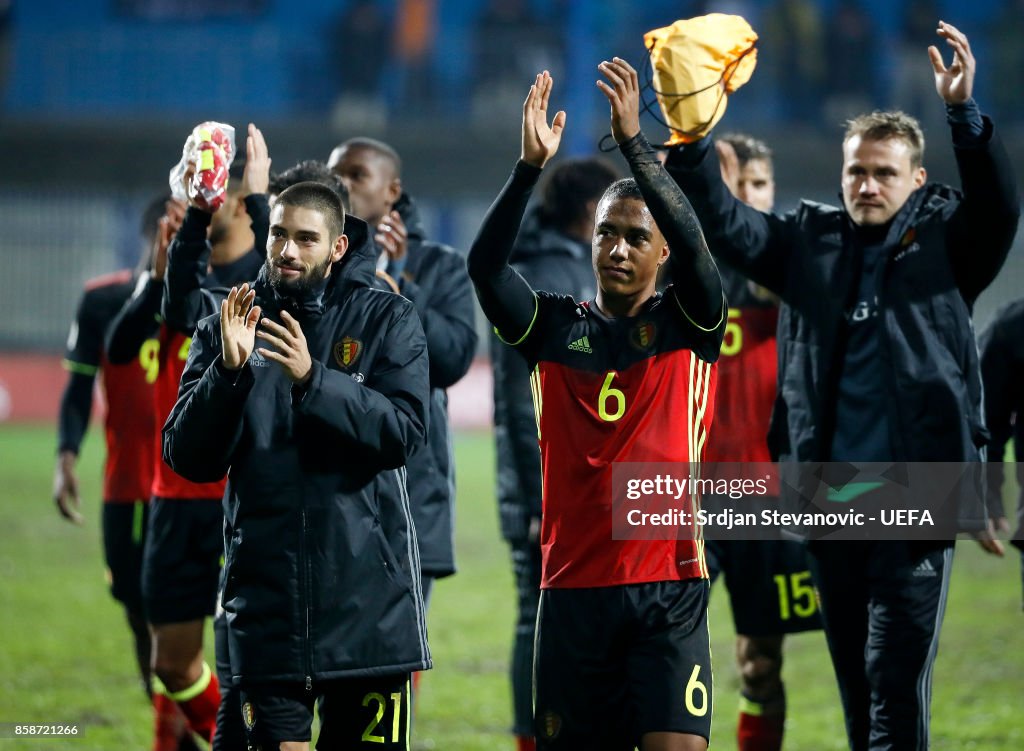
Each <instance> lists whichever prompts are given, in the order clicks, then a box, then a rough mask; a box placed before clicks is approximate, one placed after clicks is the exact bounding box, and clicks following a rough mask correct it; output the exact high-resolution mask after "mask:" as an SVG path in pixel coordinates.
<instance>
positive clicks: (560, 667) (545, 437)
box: [469, 58, 725, 751]
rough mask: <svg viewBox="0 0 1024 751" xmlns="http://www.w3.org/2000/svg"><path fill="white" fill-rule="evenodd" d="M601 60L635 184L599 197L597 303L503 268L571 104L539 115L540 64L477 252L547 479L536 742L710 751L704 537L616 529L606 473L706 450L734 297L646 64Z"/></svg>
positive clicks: (474, 272)
mask: <svg viewBox="0 0 1024 751" xmlns="http://www.w3.org/2000/svg"><path fill="white" fill-rule="evenodd" d="M599 69H600V71H601V73H602V74H603V75H604V76H605V77H606V78H607V80H608V83H605V82H598V86H599V87H600V89H601V91H602V92H603V93H604V95H605V96H606V97H607V98H608V101H609V102H610V104H611V120H612V134H613V135H614V137H615V140H616V142H617V143H618V144H619V148H620V149H621V150H622V153H623V154H624V155H625V157H626V159H627V160H628V161H629V165H630V169H631V171H632V173H633V175H634V178H635V179H626V180H619V181H617V182H615V183H613V184H612V185H611V186H610V187H609V188H608V190H607V191H606V192H605V194H604V195H603V196H602V198H601V200H600V202H599V203H598V206H597V216H596V218H595V230H594V238H593V242H592V259H593V265H594V271H595V274H596V276H597V284H598V291H597V296H596V299H594V300H591V301H587V302H582V303H577V302H576V301H574V300H573V299H572V298H571V297H568V296H563V295H553V294H550V293H545V292H534V291H533V289H531V287H530V286H529V284H527V282H526V281H525V280H524V279H523V278H522V277H521V276H520V275H519V274H518V273H517V272H516V271H515V270H513V269H512V267H511V266H509V264H508V258H509V255H510V253H511V250H512V245H513V242H514V241H515V237H516V233H517V232H518V229H519V225H520V222H521V220H522V217H523V212H524V210H525V208H526V203H527V201H528V200H529V197H530V194H531V192H532V190H533V187H534V185H535V184H536V182H537V179H538V178H539V177H540V174H541V169H542V168H543V166H544V165H545V163H546V162H547V161H548V160H549V159H550V158H551V157H552V156H554V154H555V152H556V151H557V149H558V144H559V141H560V140H561V134H562V130H563V128H564V126H565V113H564V112H559V113H557V114H556V115H555V116H554V118H553V120H552V122H551V124H550V125H549V124H548V122H547V105H548V98H549V96H550V94H551V86H552V81H551V77H550V76H549V75H548V74H547V73H546V72H545V73H543V74H541V75H538V76H537V79H536V82H535V83H534V85H533V87H532V88H531V90H530V94H529V96H528V97H527V100H526V103H525V105H524V109H523V141H522V157H521V159H520V161H519V163H518V164H516V167H515V169H514V170H513V173H512V176H511V178H510V179H509V181H508V183H506V185H505V187H504V188H503V190H502V192H501V194H500V195H499V196H498V199H497V200H496V201H495V203H494V205H493V206H491V208H490V210H489V212H488V214H487V217H486V218H485V220H484V224H483V226H482V227H481V229H480V232H479V234H478V235H477V238H476V240H475V242H474V244H473V247H472V249H471V250H470V253H469V273H470V276H471V278H472V279H473V281H474V283H475V285H476V289H477V295H478V296H479V298H480V303H481V306H482V307H483V310H484V312H485V313H486V314H487V316H488V318H489V319H490V320H491V322H492V323H493V324H494V325H495V329H496V331H497V333H498V334H499V336H501V337H502V339H504V340H505V341H507V342H509V343H511V344H512V345H513V346H515V347H517V348H518V349H519V351H520V352H521V353H522V354H523V356H524V357H525V358H526V360H527V362H528V363H529V365H530V366H531V367H532V368H533V387H534V402H535V404H536V406H537V419H538V427H539V433H540V448H541V465H542V471H543V475H544V508H543V520H542V524H541V550H542V554H543V566H542V569H543V570H542V580H541V588H542V593H541V604H540V615H539V618H538V621H537V624H538V625H537V628H538V633H537V652H536V657H535V694H536V701H535V724H536V731H537V744H538V748H541V749H580V748H586V749H609V750H611V749H623V750H625V749H633V748H635V747H637V746H640V747H641V748H642V749H643V750H644V751H684V750H689V749H694V750H697V749H705V748H707V739H708V736H709V734H710V728H711V659H710V653H709V645H708V630H707V617H706V616H707V599H708V582H707V568H706V566H705V563H704V555H703V542H702V540H701V539H700V538H699V535H698V536H695V537H690V539H673V540H670V541H638V540H613V539H612V482H611V479H612V477H611V476H612V464H613V462H627V461H633V462H636V461H663V462H673V461H675V462H696V461H699V459H700V453H701V448H702V446H703V441H704V438H703V436H705V435H706V433H707V430H708V428H709V427H710V424H711V416H712V412H713V409H714V390H715V373H714V367H713V363H714V362H715V360H717V358H718V352H719V348H720V347H721V343H722V336H723V333H724V329H725V300H724V295H723V292H722V284H721V280H720V279H719V276H718V270H717V268H716V267H715V263H714V261H713V260H712V258H711V255H710V253H709V252H708V249H707V246H706V244H705V243H704V238H703V235H702V234H701V230H700V225H699V224H698V223H697V221H696V219H695V217H694V215H693V212H692V210H691V209H690V206H689V203H688V202H687V200H686V197H685V196H684V195H683V193H682V191H680V190H679V189H678V188H677V187H676V186H675V184H674V183H673V182H672V180H671V178H670V177H669V176H668V174H667V173H666V172H665V171H664V169H663V168H662V166H661V164H660V163H659V162H658V159H657V157H656V156H655V153H654V150H653V149H652V148H651V146H650V144H649V143H648V142H647V140H646V139H645V138H644V136H643V134H642V133H641V132H640V123H639V114H638V113H639V93H638V92H639V86H638V83H637V75H636V71H634V70H633V69H632V68H631V67H630V66H629V65H628V64H627V63H626V62H625V61H623V60H620V59H619V58H615V59H614V60H613V61H612V62H603V63H601V65H600V66H599ZM670 246H671V248H672V250H673V252H672V254H671V255H670V254H669V247H670ZM665 263H669V264H670V265H669V268H668V269H667V272H668V273H667V279H668V280H670V282H671V284H670V286H669V287H668V288H667V290H666V292H665V293H664V294H663V295H662V294H657V293H656V291H655V280H656V277H657V273H658V268H659V267H660V266H661V265H662V264H665ZM691 436H693V440H692V443H691V440H690V437H691Z"/></svg>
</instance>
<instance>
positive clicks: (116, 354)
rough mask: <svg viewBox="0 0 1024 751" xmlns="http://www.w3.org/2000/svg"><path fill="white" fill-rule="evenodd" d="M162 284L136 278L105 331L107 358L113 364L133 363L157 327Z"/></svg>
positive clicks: (145, 276) (148, 277)
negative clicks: (124, 300) (125, 300)
mask: <svg viewBox="0 0 1024 751" xmlns="http://www.w3.org/2000/svg"><path fill="white" fill-rule="evenodd" d="M163 290H164V287H163V282H161V281H158V280H155V279H153V278H152V277H150V275H149V273H148V272H146V273H144V274H142V276H140V277H139V283H138V285H137V286H136V287H135V292H134V293H133V294H132V296H131V297H130V298H128V302H126V303H125V304H124V307H123V308H121V311H120V312H119V313H118V314H117V315H116V316H115V317H114V320H113V321H112V322H111V324H110V327H109V328H108V329H107V338H106V348H107V359H108V360H109V361H110V362H111V363H113V364H114V365H124V364H125V363H129V362H131V361H132V360H134V359H135V358H136V357H137V356H138V354H139V350H140V349H141V348H142V345H143V343H144V342H145V341H146V340H147V339H149V338H150V337H152V336H153V335H154V333H155V332H156V331H157V330H158V329H159V328H160V298H161V297H162V296H163Z"/></svg>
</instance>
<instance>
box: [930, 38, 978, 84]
mask: <svg viewBox="0 0 1024 751" xmlns="http://www.w3.org/2000/svg"><path fill="white" fill-rule="evenodd" d="M936 33H937V34H938V35H939V36H940V37H942V38H943V39H945V40H946V42H947V43H948V44H949V46H950V47H952V48H953V63H952V64H951V65H950V66H949V67H948V68H947V67H946V66H945V64H944V63H943V62H942V54H941V53H940V52H939V50H938V48H937V47H935V46H934V45H933V46H931V47H929V48H928V57H929V58H931V61H932V70H934V71H935V90H936V91H937V92H938V93H939V96H940V97H942V99H943V101H945V102H946V104H963V103H964V102H966V101H967V100H968V99H970V98H971V92H972V91H973V90H974V69H975V62H974V55H973V54H972V53H971V45H970V43H968V41H967V36H966V35H965V34H964V33H963V32H962V31H960V30H959V29H957V28H956V27H955V26H951V25H950V24H948V23H946V22H945V21H939V28H938V30H937V31H936Z"/></svg>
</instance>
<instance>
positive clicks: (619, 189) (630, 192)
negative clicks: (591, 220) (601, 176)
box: [601, 177, 644, 203]
mask: <svg viewBox="0 0 1024 751" xmlns="http://www.w3.org/2000/svg"><path fill="white" fill-rule="evenodd" d="M626 198H631V199H634V200H636V201H643V200H644V194H643V193H641V192H640V186H639V185H637V184H636V180H635V179H634V178H632V177H623V178H622V179H620V180H616V181H615V182H613V183H612V184H611V185H609V186H608V189H607V190H606V191H605V192H604V194H603V195H602V196H601V202H602V203H603V202H604V201H620V200H623V199H626Z"/></svg>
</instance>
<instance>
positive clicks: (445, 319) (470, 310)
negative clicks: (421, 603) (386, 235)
mask: <svg viewBox="0 0 1024 751" xmlns="http://www.w3.org/2000/svg"><path fill="white" fill-rule="evenodd" d="M395 210H396V211H398V213H399V214H400V215H401V217H402V221H403V222H404V223H405V227H406V230H407V231H408V233H409V240H408V245H407V251H406V252H407V254H408V256H407V260H406V265H405V270H404V271H403V273H402V274H401V275H400V276H399V278H398V279H397V280H396V281H397V282H398V288H399V290H400V291H401V293H402V295H404V296H405V297H407V298H409V300H410V301H411V302H412V304H413V306H414V307H415V308H416V312H417V313H419V316H420V322H421V323H422V324H423V333H424V334H425V335H426V337H427V352H428V353H429V359H430V419H429V421H428V425H427V438H426V443H425V445H421V446H419V447H417V448H416V450H415V451H414V452H413V453H412V455H411V456H410V457H409V464H408V470H409V496H410V498H411V500H412V516H413V520H414V521H415V522H416V537H417V539H418V540H419V544H420V566H421V567H422V572H423V574H424V575H425V576H432V577H434V578H440V577H443V576H449V575H451V574H454V573H455V539H454V534H455V456H454V452H453V450H452V441H451V435H450V426H449V425H448V393H447V392H446V391H445V389H447V388H449V387H450V386H453V385H455V383H456V382H457V381H459V379H461V378H462V377H463V376H464V375H466V373H467V371H468V370H469V366H470V365H472V363H473V356H474V355H475V354H476V343H477V335H476V302H475V299H474V297H473V285H472V284H470V281H469V274H468V273H467V272H466V261H465V259H464V258H463V257H462V256H460V255H459V254H458V253H456V252H455V251H454V250H452V249H451V248H449V247H448V246H446V245H441V244H440V243H434V242H430V241H428V240H426V239H425V233H424V231H423V224H422V222H421V220H420V216H419V210H418V209H417V208H416V204H415V203H414V202H413V200H412V199H411V198H410V197H409V196H408V195H407V194H404V193H403V194H402V197H401V198H400V199H399V201H398V203H396V204H395Z"/></svg>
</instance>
